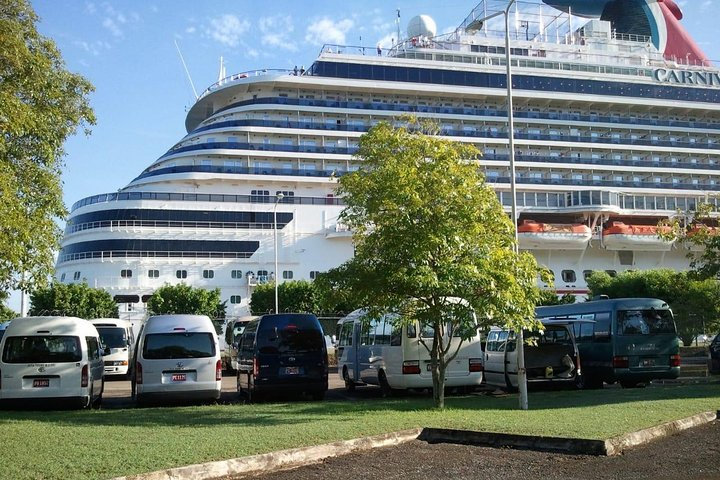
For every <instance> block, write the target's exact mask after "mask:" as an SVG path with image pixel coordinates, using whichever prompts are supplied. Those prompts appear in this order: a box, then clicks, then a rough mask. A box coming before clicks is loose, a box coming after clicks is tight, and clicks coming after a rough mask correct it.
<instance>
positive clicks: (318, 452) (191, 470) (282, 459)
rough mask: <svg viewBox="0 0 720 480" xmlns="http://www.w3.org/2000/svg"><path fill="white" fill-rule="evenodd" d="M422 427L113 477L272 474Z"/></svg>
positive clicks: (156, 479)
mask: <svg viewBox="0 0 720 480" xmlns="http://www.w3.org/2000/svg"><path fill="white" fill-rule="evenodd" d="M420 433H421V429H419V428H416V429H411V430H403V431H400V432H394V433H387V434H383V435H376V436H373V437H365V438H357V439H353V440H344V441H339V442H333V443H328V444H325V445H317V446H314V447H303V448H292V449H289V450H280V451H278V452H272V453H264V454H261V455H252V456H249V457H241V458H233V459H230V460H220V461H217V462H208V463H201V464H197V465H188V466H186V467H178V468H171V469H168V470H158V471H156V472H150V473H141V474H138V475H128V476H124V477H116V478H114V479H113V480H182V479H193V480H204V479H210V478H218V477H223V476H226V475H249V474H257V473H260V472H263V473H268V472H273V471H277V470H285V469H290V468H293V467H300V466H303V465H309V464H312V463H319V462H321V461H322V460H324V459H326V458H328V457H336V456H338V455H346V454H348V453H352V452H358V451H363V450H370V449H372V448H378V447H389V446H393V445H399V444H401V443H405V442H409V441H411V440H415V439H417V438H418V436H419V435H420Z"/></svg>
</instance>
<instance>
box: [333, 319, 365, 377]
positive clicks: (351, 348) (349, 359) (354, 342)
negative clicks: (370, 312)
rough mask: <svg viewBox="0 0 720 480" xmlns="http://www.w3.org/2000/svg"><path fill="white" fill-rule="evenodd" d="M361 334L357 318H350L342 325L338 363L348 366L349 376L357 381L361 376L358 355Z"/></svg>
mask: <svg viewBox="0 0 720 480" xmlns="http://www.w3.org/2000/svg"><path fill="white" fill-rule="evenodd" d="M359 336H360V322H358V321H357V320H353V319H349V320H347V321H344V322H343V323H342V324H341V325H340V337H339V339H338V347H337V358H338V364H339V365H342V366H344V367H345V368H347V371H348V377H350V379H351V380H353V381H355V382H357V381H359V378H360V374H359V366H358V356H357V346H358V339H359Z"/></svg>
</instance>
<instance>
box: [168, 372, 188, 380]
mask: <svg viewBox="0 0 720 480" xmlns="http://www.w3.org/2000/svg"><path fill="white" fill-rule="evenodd" d="M185 380H187V374H185V373H173V374H172V381H173V382H184V381H185Z"/></svg>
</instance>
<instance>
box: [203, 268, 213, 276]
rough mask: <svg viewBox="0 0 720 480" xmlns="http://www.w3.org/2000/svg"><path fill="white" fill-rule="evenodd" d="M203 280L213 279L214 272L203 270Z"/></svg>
mask: <svg viewBox="0 0 720 480" xmlns="http://www.w3.org/2000/svg"><path fill="white" fill-rule="evenodd" d="M203 278H215V270H203Z"/></svg>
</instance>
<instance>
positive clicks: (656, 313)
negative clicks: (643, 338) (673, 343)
mask: <svg viewBox="0 0 720 480" xmlns="http://www.w3.org/2000/svg"><path fill="white" fill-rule="evenodd" d="M617 327H618V332H620V334H621V335H653V334H658V333H671V334H675V333H676V331H675V322H674V321H673V317H672V313H671V312H670V310H655V309H654V308H651V309H649V310H619V311H618V312H617Z"/></svg>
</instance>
